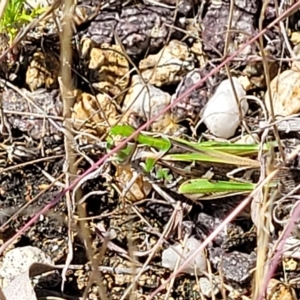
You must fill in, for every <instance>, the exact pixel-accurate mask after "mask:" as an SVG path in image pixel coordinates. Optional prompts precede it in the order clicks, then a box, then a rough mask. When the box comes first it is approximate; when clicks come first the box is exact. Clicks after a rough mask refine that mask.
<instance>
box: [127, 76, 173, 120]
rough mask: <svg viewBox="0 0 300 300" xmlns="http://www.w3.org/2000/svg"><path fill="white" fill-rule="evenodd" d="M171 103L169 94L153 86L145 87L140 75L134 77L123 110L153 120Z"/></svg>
mask: <svg viewBox="0 0 300 300" xmlns="http://www.w3.org/2000/svg"><path fill="white" fill-rule="evenodd" d="M170 102H171V96H170V95H169V94H168V93H165V92H163V91H162V90H160V89H158V88H156V87H155V86H153V85H152V84H149V83H148V84H147V85H145V84H144V82H143V80H142V79H141V78H140V77H139V75H134V76H132V83H131V86H130V88H129V91H128V93H127V94H126V97H125V99H124V104H123V107H122V110H123V111H127V110H129V111H131V112H135V113H136V114H137V115H139V116H141V117H146V118H152V117H154V116H156V115H158V113H159V112H161V110H163V109H164V108H165V107H166V106H168V105H169V104H170Z"/></svg>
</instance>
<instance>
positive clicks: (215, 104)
mask: <svg viewBox="0 0 300 300" xmlns="http://www.w3.org/2000/svg"><path fill="white" fill-rule="evenodd" d="M232 81H233V85H234V87H235V91H236V94H237V97H238V99H239V100H240V103H241V111H242V118H243V117H244V116H245V115H246V113H247V110H248V108H249V106H248V102H247V100H246V99H241V98H242V97H244V96H246V92H245V90H244V89H243V87H242V85H241V84H240V83H239V81H238V79H237V78H236V77H232ZM202 119H203V122H204V123H205V125H206V127H207V128H208V129H209V130H210V131H211V133H212V134H214V135H215V136H217V137H220V138H224V139H227V138H230V137H232V136H233V135H234V133H235V131H236V129H237V128H238V126H239V124H240V116H239V108H238V105H237V102H236V99H235V96H234V92H233V89H232V86H231V84H230V80H229V79H226V80H223V81H222V82H221V84H220V85H219V86H218V88H217V90H216V92H215V94H214V95H213V97H212V98H211V99H210V100H209V101H208V103H207V104H206V106H205V107H204V109H203V112H202Z"/></svg>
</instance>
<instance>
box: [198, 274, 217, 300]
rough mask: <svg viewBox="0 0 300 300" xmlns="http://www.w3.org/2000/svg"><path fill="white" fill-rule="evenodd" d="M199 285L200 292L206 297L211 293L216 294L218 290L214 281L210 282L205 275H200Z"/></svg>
mask: <svg viewBox="0 0 300 300" xmlns="http://www.w3.org/2000/svg"><path fill="white" fill-rule="evenodd" d="M199 287H200V290H201V293H202V294H203V295H204V296H206V297H208V298H211V297H212V295H217V294H218V293H219V291H220V289H219V287H218V285H217V284H216V283H214V282H212V283H211V282H210V281H209V279H208V278H206V277H201V278H200V279H199Z"/></svg>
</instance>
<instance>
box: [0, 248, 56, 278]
mask: <svg viewBox="0 0 300 300" xmlns="http://www.w3.org/2000/svg"><path fill="white" fill-rule="evenodd" d="M33 263H44V264H50V265H52V264H53V262H52V260H51V258H50V257H49V256H47V255H46V254H45V253H44V252H43V251H42V250H40V249H39V248H36V247H32V246H26V247H20V248H15V249H12V250H10V251H9V252H7V253H6V254H5V256H4V259H3V262H2V265H1V267H0V277H2V278H4V279H5V282H6V284H9V283H10V282H11V281H12V280H13V279H14V278H16V277H17V276H18V275H20V274H22V273H23V272H25V271H28V269H29V267H30V266H31V265H32V264H33Z"/></svg>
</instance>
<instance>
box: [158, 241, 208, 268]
mask: <svg viewBox="0 0 300 300" xmlns="http://www.w3.org/2000/svg"><path fill="white" fill-rule="evenodd" d="M200 246H201V243H200V242H199V241H198V240H197V239H195V238H194V237H191V238H189V239H188V240H187V242H186V245H185V247H184V249H183V247H182V245H180V244H178V245H174V246H170V247H169V248H168V249H165V250H164V251H163V253H162V266H163V267H164V268H168V269H170V270H174V269H175V266H176V264H177V261H178V260H179V258H180V257H181V259H180V263H179V267H180V266H181V265H183V263H184V262H185V260H186V259H188V258H189V257H190V256H191V255H193V254H194V252H195V251H196V250H197V249H198V248H199V247H200ZM206 267H207V265H206V257H205V254H204V251H200V252H199V253H198V254H197V256H196V257H195V258H194V260H192V261H190V262H189V263H188V264H187V265H186V266H185V267H184V269H183V270H182V272H183V273H186V274H195V270H196V272H197V273H200V272H199V271H206Z"/></svg>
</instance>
